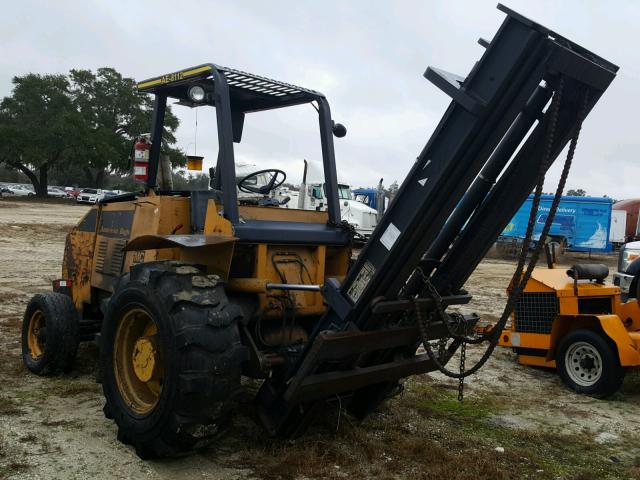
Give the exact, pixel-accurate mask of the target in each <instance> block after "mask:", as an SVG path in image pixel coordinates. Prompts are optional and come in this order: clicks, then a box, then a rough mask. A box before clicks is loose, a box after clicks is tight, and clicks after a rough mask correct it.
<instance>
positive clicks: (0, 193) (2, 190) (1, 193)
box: [0, 185, 14, 197]
mask: <svg viewBox="0 0 640 480" xmlns="http://www.w3.org/2000/svg"><path fill="white" fill-rule="evenodd" d="M4 195H14V193H13V192H12V191H11V190H10V189H9V187H5V186H4V185H3V186H2V187H0V197H2V196H4Z"/></svg>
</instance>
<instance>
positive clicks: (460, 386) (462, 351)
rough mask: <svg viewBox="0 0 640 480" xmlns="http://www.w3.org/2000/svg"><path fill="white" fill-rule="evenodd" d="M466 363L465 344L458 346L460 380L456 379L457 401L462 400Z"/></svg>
mask: <svg viewBox="0 0 640 480" xmlns="http://www.w3.org/2000/svg"><path fill="white" fill-rule="evenodd" d="M466 361H467V342H462V344H461V345H460V378H459V379H458V401H459V402H461V401H462V400H463V399H464V378H465V377H466V375H465V371H464V369H465V362H466Z"/></svg>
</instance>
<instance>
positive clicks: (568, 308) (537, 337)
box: [500, 264, 640, 397]
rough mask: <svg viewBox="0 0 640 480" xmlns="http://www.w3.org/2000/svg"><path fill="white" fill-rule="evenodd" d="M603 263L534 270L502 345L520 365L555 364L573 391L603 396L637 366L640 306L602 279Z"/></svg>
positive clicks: (504, 335)
mask: <svg viewBox="0 0 640 480" xmlns="http://www.w3.org/2000/svg"><path fill="white" fill-rule="evenodd" d="M608 275H609V269H608V268H607V267H606V266H605V265H599V264H586V265H585V264H583V265H574V266H573V267H572V268H570V269H569V270H565V269H556V268H550V269H544V268H539V269H535V270H534V271H533V274H532V276H531V279H530V280H529V282H528V283H527V286H526V288H525V289H524V291H523V293H522V295H521V296H520V299H519V300H518V302H517V303H516V306H515V309H514V313H513V318H512V323H511V327H510V328H509V329H506V330H504V331H503V334H502V336H501V338H500V345H502V346H506V347H513V349H514V350H515V351H516V352H517V354H518V361H519V362H520V363H521V364H523V365H534V366H538V367H550V368H557V370H558V373H559V374H560V377H561V378H562V380H563V382H564V383H565V384H566V385H567V386H569V387H570V388H572V389H573V390H575V391H577V392H580V393H586V394H589V395H594V396H600V397H605V396H608V395H611V394H613V393H615V392H616V391H617V390H618V389H619V388H620V385H621V384H622V381H623V379H624V374H625V371H626V369H627V368H630V367H636V366H638V365H640V307H639V306H638V302H637V300H636V299H632V300H629V301H628V302H626V303H622V302H621V300H620V288H618V287H616V286H614V285H611V284H607V283H605V281H604V280H605V278H606V277H607V276H608Z"/></svg>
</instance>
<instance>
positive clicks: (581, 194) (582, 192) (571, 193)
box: [567, 188, 587, 197]
mask: <svg viewBox="0 0 640 480" xmlns="http://www.w3.org/2000/svg"><path fill="white" fill-rule="evenodd" d="M567 195H569V196H571V197H585V196H586V195H587V192H586V191H585V190H583V189H581V188H578V189H576V190H573V189H569V190H568V191H567Z"/></svg>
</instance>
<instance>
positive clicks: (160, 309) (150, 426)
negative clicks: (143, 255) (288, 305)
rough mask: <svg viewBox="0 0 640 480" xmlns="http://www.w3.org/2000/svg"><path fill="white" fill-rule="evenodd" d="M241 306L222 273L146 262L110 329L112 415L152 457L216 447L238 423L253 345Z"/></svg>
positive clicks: (105, 370) (107, 375)
mask: <svg viewBox="0 0 640 480" xmlns="http://www.w3.org/2000/svg"><path fill="white" fill-rule="evenodd" d="M240 317H241V312H240V309H239V308H237V307H235V306H233V305H230V304H229V302H228V300H227V296H226V294H225V291H224V285H223V284H222V283H221V282H220V279H219V278H218V277H217V276H215V275H206V274H203V273H202V272H200V271H199V270H198V269H196V268H195V267H193V266H189V265H184V264H179V263H177V262H151V263H146V264H141V265H136V266H134V267H133V268H132V269H131V272H130V274H128V275H125V276H123V277H122V279H121V281H120V282H119V284H118V286H117V288H116V291H115V293H114V295H113V296H112V297H111V299H110V301H109V303H108V306H107V311H106V315H105V319H104V322H103V326H102V331H101V335H100V344H101V348H100V366H101V371H102V375H103V377H102V387H103V391H104V395H105V397H106V405H105V408H104V411H105V415H106V416H107V417H108V418H113V420H114V421H115V423H116V424H117V426H118V439H119V440H120V441H122V442H123V443H127V444H131V445H133V446H134V448H135V449H136V453H137V454H138V456H140V457H141V458H143V459H147V458H154V457H166V456H180V455H185V454H188V453H191V452H193V451H195V450H197V449H199V448H202V447H205V446H207V445H209V444H210V443H211V442H212V441H214V440H215V439H216V438H217V437H218V436H219V435H220V434H221V433H222V432H223V431H224V430H225V429H226V427H227V426H228V425H229V423H230V420H231V414H232V410H233V408H234V406H235V403H236V396H237V394H238V393H239V392H240V375H241V367H242V362H243V360H244V358H245V348H244V347H243V346H242V344H241V342H240V334H239V330H238V324H237V322H238V320H239V319H240Z"/></svg>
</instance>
